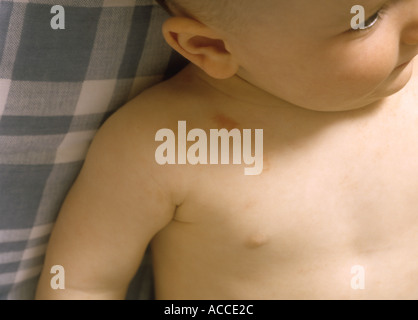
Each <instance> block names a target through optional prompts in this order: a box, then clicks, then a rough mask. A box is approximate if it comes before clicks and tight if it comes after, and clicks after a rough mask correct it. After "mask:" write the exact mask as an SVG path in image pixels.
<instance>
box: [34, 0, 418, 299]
mask: <svg viewBox="0 0 418 320" xmlns="http://www.w3.org/2000/svg"><path fill="white" fill-rule="evenodd" d="M165 5H166V7H167V8H168V9H169V10H170V11H171V12H172V14H173V16H172V17H171V18H169V19H168V20H167V21H166V22H165V24H164V26H163V33H164V36H165V38H166V40H167V42H168V43H169V44H170V45H171V46H172V47H173V48H174V49H175V50H177V51H178V52H179V53H181V54H182V55H183V56H184V57H186V58H187V59H188V60H190V61H191V64H190V65H189V66H187V67H186V68H185V69H184V70H183V71H181V72H180V73H179V74H178V75H176V76H175V77H173V78H172V79H170V80H168V81H166V82H163V83H161V84H159V85H157V86H155V87H153V88H151V89H150V90H148V91H146V92H145V93H143V94H141V95H140V96H138V97H137V98H136V99H134V100H133V101H131V102H130V103H128V104H127V105H126V106H124V107H123V108H122V109H121V110H120V111H118V112H117V113H116V114H115V115H113V116H112V117H111V118H110V119H109V120H108V121H107V122H106V123H105V124H104V126H103V127H102V128H101V130H100V131H99V133H98V134H97V136H96V137H95V139H94V141H93V144H92V146H91V148H90V150H89V154H88V157H87V160H86V162H85V164H84V167H83V169H82V171H81V173H80V175H79V177H78V179H77V181H76V182H75V184H74V186H73V187H72V189H71V191H70V193H69V194H68V197H67V199H66V201H65V202H64V204H63V207H62V209H61V212H60V215H59V218H58V221H57V224H56V226H55V229H54V231H53V234H52V237H51V240H50V244H49V248H48V251H47V256H46V262H45V268H44V270H43V273H42V276H41V279H40V284H39V287H38V293H37V297H38V298H39V299H45V298H52V299H123V298H124V296H125V292H126V290H127V286H128V284H129V283H130V280H131V278H132V277H133V276H134V274H135V272H136V270H137V269H138V266H139V265H140V263H141V260H142V257H143V254H144V252H145V250H146V248H147V246H148V244H151V248H152V256H153V267H154V275H155V289H156V298H157V299H404V298H406V299H418V148H417V145H418V69H417V64H416V63H415V66H414V62H417V61H414V57H415V56H416V55H417V54H418V0H399V1H384V0H340V1H335V0H317V1H311V0H293V1H284V0H283V1H282V0H258V1H253V0H166V2H165ZM355 5H359V6H362V7H363V8H364V10H365V13H366V15H365V22H364V27H363V28H360V29H354V28H352V27H351V21H352V19H353V17H354V14H353V13H352V10H351V9H352V8H353V6H355ZM180 125H181V128H180ZM186 125H187V127H186ZM161 129H164V130H165V131H164V132H172V133H174V134H175V135H176V139H177V138H179V137H177V134H178V135H183V136H184V135H185V132H184V130H187V131H188V130H191V129H196V130H197V131H194V134H189V135H188V136H187V140H184V141H183V142H181V143H180V138H179V140H178V141H177V140H173V139H172V138H170V136H169V135H168V134H166V135H161V134H158V132H161ZM222 129H225V130H227V132H229V133H231V138H234V139H233V141H232V140H231V142H234V147H236V148H232V147H231V146H232V143H231V146H230V147H231V148H229V150H228V149H227V148H224V147H225V145H223V146H222V150H221V145H220V144H219V145H218V146H216V144H214V145H212V144H209V141H202V140H204V138H205V135H203V134H202V133H206V138H207V139H209V136H210V133H211V132H213V131H214V130H215V131H216V130H218V132H221V131H220V130H222ZM236 129H237V130H236ZM225 130H224V131H223V132H224V133H225ZM245 130H247V131H246V132H247V136H246V137H247V139H246V140H245V139H244V138H245V136H242V137H241V138H242V141H241V142H242V148H239V147H240V146H241V145H238V143H235V142H236V141H240V140H235V138H236V135H235V133H238V132H239V133H241V134H242V133H244V132H245ZM256 130H258V131H256ZM260 130H262V133H263V135H262V136H261V135H258V138H257V136H254V134H255V133H256V132H259V133H260ZM180 131H182V132H180ZM232 132H234V135H232ZM249 132H251V136H250V135H249V134H248V133H249ZM249 137H250V138H249ZM260 137H262V140H261V142H262V143H263V145H262V147H263V158H262V159H263V160H262V161H263V165H262V168H261V166H260V165H259V166H258V170H253V171H252V174H245V169H251V166H249V165H248V163H250V162H245V161H244V160H243V161H238V156H237V153H239V151H242V154H239V155H241V156H243V157H244V156H245V154H244V149H245V148H246V150H247V158H248V157H252V156H253V155H254V156H255V149H257V141H258V142H260ZM211 138H212V136H211ZM257 139H258V140H257ZM198 140H199V143H200V144H199V146H200V148H196V144H197V143H198ZM170 141H171V144H173V143H174V144H176V145H175V146H174V147H175V151H176V159H175V160H176V163H175V164H170V161H169V160H170V157H171V158H172V152H173V149H172V148H173V146H172V145H171V146H170V143H169V142H170ZM173 141H174V142H173ZM211 143H212V142H211ZM206 145H207V146H208V150H206V151H205V152H204V150H203V146H206ZM209 145H211V148H210V149H211V150H209ZM213 146H216V147H213ZM193 147H194V149H193ZM218 147H219V149H218ZM226 147H227V146H226ZM259 147H260V145H259ZM185 150H187V152H188V155H190V158H188V159H189V160H190V159H194V160H196V159H197V160H198V161H184V159H183V162H180V161H178V160H179V158H181V157H183V156H184V154H183V155H182V152H185ZM193 150H194V151H195V152H194V153H193ZM225 150H227V152H229V153H230V154H229V153H228V154H227V155H226V157H225V159H226V158H228V155H229V156H230V157H229V159H230V160H231V161H230V162H229V164H227V163H226V162H221V161H219V162H218V164H214V163H213V162H211V161H209V158H210V157H211V155H210V151H211V152H215V151H220V152H219V154H218V155H219V157H220V156H221V151H225ZM248 150H250V151H251V152H250V153H249V154H248ZM181 151H182V152H181ZM215 153H216V152H215ZM223 156H225V154H223V155H222V157H223ZM205 157H207V158H205ZM232 158H234V159H235V160H237V161H235V162H232ZM205 160H207V161H205ZM212 160H213V159H212ZM241 160H242V159H241ZM259 160H260V158H259ZM215 163H216V161H215ZM54 265H60V266H62V267H63V268H64V269H65V280H66V282H65V289H64V290H54V288H51V285H50V281H51V277H52V275H51V273H50V271H51V267H52V266H54Z"/></svg>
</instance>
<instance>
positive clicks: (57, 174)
mask: <svg viewBox="0 0 418 320" xmlns="http://www.w3.org/2000/svg"><path fill="white" fill-rule="evenodd" d="M54 5H61V6H62V7H63V8H64V9H65V29H63V30H53V29H52V28H51V24H50V23H51V19H52V18H53V17H54V16H55V15H56V14H54V13H51V8H52V6H54ZM165 17H166V13H165V12H164V11H163V10H161V8H158V7H157V6H156V5H155V4H154V3H153V2H152V0H19V1H18V0H15V1H7V0H0V299H32V298H33V297H34V291H35V288H36V283H37V279H38V276H39V273H40V271H41V267H42V262H43V259H44V254H45V249H46V245H47V241H48V238H49V235H50V232H51V228H52V226H53V223H54V220H55V218H56V215H57V213H58V211H59V208H60V206H61V204H62V201H63V199H64V197H65V194H66V193H67V191H68V189H69V188H70V186H71V185H72V183H73V181H74V179H75V177H76V176H77V174H78V172H79V170H80V168H81V165H82V163H83V160H84V157H85V154H86V151H87V149H88V146H89V144H90V142H91V140H92V138H93V136H94V134H95V132H96V130H97V129H98V127H99V126H100V125H101V124H102V123H103V121H104V120H105V119H106V118H107V117H108V116H109V115H110V114H111V113H112V112H113V111H115V110H116V109H117V108H118V107H120V106H121V105H123V104H124V103H125V102H126V101H128V100H129V99H131V98H132V97H134V96H135V95H137V94H138V93H139V92H140V91H141V90H143V89H145V88H146V87H148V86H150V85H152V84H155V83H156V82H158V81H161V80H162V79H163V77H164V76H165V75H167V68H168V65H169V64H170V62H173V61H175V60H173V54H172V51H171V50H170V49H169V47H168V46H167V45H166V44H165V43H164V41H163V38H162V35H161V22H162V20H163V19H164V18H165ZM144 266H145V267H147V266H148V264H147V262H145V265H144ZM138 279H139V280H140V282H144V279H145V280H146V281H148V282H147V283H148V285H149V278H148V277H147V276H145V278H144V277H143V276H142V275H141V274H139V276H138V278H137V280H138ZM147 279H148V280H147ZM132 288H134V287H132ZM132 288H131V290H130V293H131V298H133V297H135V298H144V299H145V298H147V297H148V296H147V292H149V291H146V292H145V295H142V296H138V294H139V293H138V290H139V289H138V290H137V291H135V289H132ZM148 289H149V288H147V290H148ZM141 292H142V293H144V290H142V291H141Z"/></svg>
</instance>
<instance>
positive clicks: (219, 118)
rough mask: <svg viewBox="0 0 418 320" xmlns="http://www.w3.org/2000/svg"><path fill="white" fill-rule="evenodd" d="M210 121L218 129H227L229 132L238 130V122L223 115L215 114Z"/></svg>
mask: <svg viewBox="0 0 418 320" xmlns="http://www.w3.org/2000/svg"><path fill="white" fill-rule="evenodd" d="M212 119H213V121H215V122H216V124H217V125H218V127H219V129H227V130H229V131H230V130H232V129H239V123H238V122H236V121H235V120H234V119H231V118H229V117H227V116H225V115H223V114H217V115H216V116H214V117H213V118H212Z"/></svg>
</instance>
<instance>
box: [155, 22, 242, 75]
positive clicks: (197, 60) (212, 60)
mask: <svg viewBox="0 0 418 320" xmlns="http://www.w3.org/2000/svg"><path fill="white" fill-rule="evenodd" d="M163 34H164V38H165V40H166V41H167V43H168V44H169V45H170V46H171V47H172V48H173V49H174V50H176V51H177V52H179V53H180V54H181V55H183V56H184V57H185V58H186V59H188V60H189V61H191V62H192V63H194V64H195V65H197V66H198V67H200V68H201V69H202V70H204V71H205V72H206V73H207V74H208V75H210V76H211V77H213V78H216V79H227V78H230V77H232V76H233V75H235V74H236V73H237V72H238V69H239V65H238V63H237V62H236V61H235V59H234V57H233V56H232V55H231V53H230V52H229V51H228V50H227V49H226V46H225V42H224V40H223V39H221V38H220V37H219V36H218V35H217V34H216V33H215V32H214V31H213V30H212V29H210V28H209V27H207V26H205V25H204V24H202V23H200V22H198V21H196V20H193V19H190V18H186V17H172V18H169V19H168V20H167V21H166V22H165V23H164V25H163Z"/></svg>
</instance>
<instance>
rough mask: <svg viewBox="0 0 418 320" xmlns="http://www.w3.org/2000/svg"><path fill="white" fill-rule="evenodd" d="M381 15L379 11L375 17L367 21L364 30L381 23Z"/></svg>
mask: <svg viewBox="0 0 418 320" xmlns="http://www.w3.org/2000/svg"><path fill="white" fill-rule="evenodd" d="M381 13H382V12H381V10H379V11H377V12H376V13H375V14H374V15H372V16H371V17H370V18H369V19H367V20H366V21H365V22H364V28H362V29H363V30H364V29H369V28H371V27H373V26H374V25H375V24H376V23H377V22H378V21H379V19H380V17H381Z"/></svg>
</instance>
